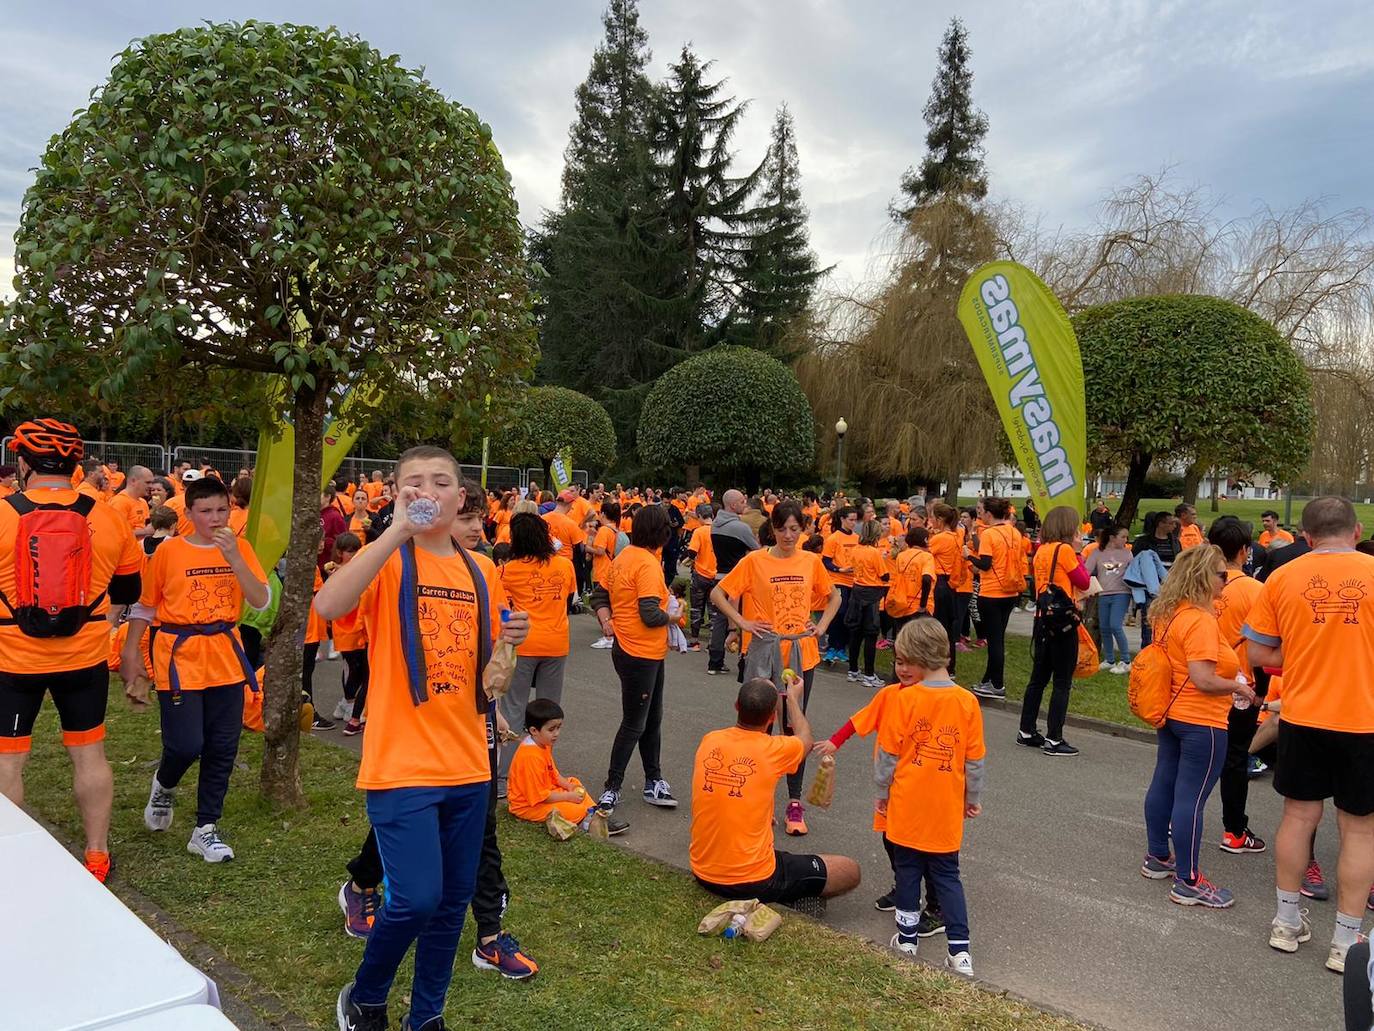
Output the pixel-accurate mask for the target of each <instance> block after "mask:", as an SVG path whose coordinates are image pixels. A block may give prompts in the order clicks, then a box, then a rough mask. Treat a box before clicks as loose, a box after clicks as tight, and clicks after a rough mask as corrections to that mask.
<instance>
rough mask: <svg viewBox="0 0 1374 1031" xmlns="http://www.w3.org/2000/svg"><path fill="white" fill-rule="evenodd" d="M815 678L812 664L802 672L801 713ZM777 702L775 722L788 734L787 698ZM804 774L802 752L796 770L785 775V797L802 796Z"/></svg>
mask: <svg viewBox="0 0 1374 1031" xmlns="http://www.w3.org/2000/svg"><path fill="white" fill-rule="evenodd" d="M815 679H816V668H815V667H814V666H813V667H811V669H808V670H806V671H805V672H803V673H802V703H801V710H802V713H803V714H805V712H806V707H807V705H808V704H810V702H811V682H812V681H813V680H815ZM778 703H779V705H781V707H782V719H780V720H777V721H776V722H777V724H778V727H779V730H780V732H781V733H783V734H788V735H790V734H791V733H792V724H791V722H790V721H789V720H788V719H787V700H786V699H785V698H780V699H778ZM805 774H806V755H805V754H804V753H803V755H802V761H801V762H800V763H799V764H798V765H797V768H796V770H794V771H793V772H792V773H789V774H788V775H787V797H788V798H789V799H792V798H797V799H800V798H801V796H802V778H803V776H805Z"/></svg>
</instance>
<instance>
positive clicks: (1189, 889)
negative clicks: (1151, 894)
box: [1169, 876, 1236, 909]
mask: <svg viewBox="0 0 1374 1031" xmlns="http://www.w3.org/2000/svg"><path fill="white" fill-rule="evenodd" d="M1169 901H1170V902H1177V903H1178V904H1179V905H1180V906H1206V907H1207V908H1208V909H1230V908H1231V906H1232V905H1233V904H1234V903H1235V901H1236V900H1235V897H1234V896H1233V895H1232V894H1231V892H1230V890H1229V889H1227V888H1218V887H1217V886H1216V885H1215V884H1213V883H1212V882H1211V881H1209V880H1208V879H1207V878H1206V877H1201V876H1199V877H1198V879H1197V883H1196V884H1189V883H1188V882H1187V881H1174V886H1173V887H1172V888H1170V889H1169Z"/></svg>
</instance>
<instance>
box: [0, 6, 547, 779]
mask: <svg viewBox="0 0 1374 1031" xmlns="http://www.w3.org/2000/svg"><path fill="white" fill-rule="evenodd" d="M16 244H17V247H16V259H17V272H18V274H17V276H16V285H17V289H18V296H17V298H16V299H15V301H14V302H13V304H12V305H11V306H10V310H9V312H8V318H7V326H6V328H5V330H4V334H3V338H2V339H0V388H3V389H4V390H5V391H6V392H7V393H6V394H5V401H6V403H7V404H10V405H13V404H19V403H23V402H24V399H25V397H26V396H28V395H30V394H32V393H38V392H41V391H42V390H44V389H47V388H49V387H50V386H51V385H52V384H53V383H54V382H56V381H57V380H58V379H60V377H62V376H63V375H64V372H63V370H66V369H70V368H71V367H72V365H73V363H75V364H76V366H77V367H81V368H88V369H94V370H95V371H96V373H97V374H98V379H97V380H96V382H98V383H99V387H100V394H101V396H103V397H105V398H107V399H110V400H115V399H118V398H121V397H123V398H127V397H129V396H131V394H133V395H135V396H136V390H137V388H138V385H139V384H140V383H141V382H143V381H144V380H145V378H146V376H147V375H148V373H149V372H150V371H152V370H154V369H166V368H172V369H177V370H179V372H178V373H177V374H178V375H179V376H182V377H188V378H193V377H200V376H203V375H204V374H205V373H206V371H207V370H219V371H221V372H222V373H223V374H224V375H225V376H227V377H228V378H229V379H230V380H232V381H235V382H238V383H240V384H242V383H245V382H246V381H249V380H252V381H254V383H253V388H252V389H251V391H246V392H244V393H242V394H235V395H231V396H235V397H240V396H241V397H242V398H243V399H244V403H245V404H250V403H252V402H253V401H254V399H257V400H259V401H260V402H261V403H260V404H259V405H258V411H257V414H258V415H259V416H260V417H267V416H268V415H269V414H270V409H271V408H273V407H274V408H275V410H276V414H279V415H283V416H286V417H288V418H290V419H291V420H292V422H293V424H294V427H295V455H294V460H295V478H294V493H293V498H292V511H293V518H292V525H291V548H290V550H289V552H288V556H287V566H286V577H285V591H284V594H283V599H282V605H281V610H280V616H279V617H278V622H277V626H276V629H275V632H274V633H273V635H272V640H271V643H270V646H269V650H268V694H267V703H266V706H265V712H264V715H265V719H266V724H267V730H266V737H267V747H266V750H265V754H264V760H263V770H262V786H263V790H264V792H265V794H266V795H267V796H268V797H270V798H272V799H274V800H276V801H279V802H285V803H298V802H300V801H301V800H302V795H301V789H300V777H299V770H298V747H299V741H298V732H297V729H296V728H297V711H298V707H299V704H300V692H299V690H298V688H297V685H298V684H299V676H300V652H299V647H298V645H297V643H296V642H297V640H298V638H299V635H300V632H301V630H302V629H303V628H304V624H305V617H306V612H307V608H308V605H309V603H310V596H311V586H312V581H313V566H314V561H315V556H316V551H317V549H318V546H319V540H320V524H319V516H318V508H319V489H320V472H321V452H322V435H323V428H324V424H325V420H326V417H327V415H328V414H329V412H330V410H331V408H332V407H334V405H335V404H336V402H337V399H338V397H339V396H340V394H341V393H342V392H343V391H344V390H346V389H348V388H351V387H357V386H359V385H366V386H378V387H380V388H382V389H384V390H385V389H386V388H388V387H389V386H391V385H405V386H406V387H408V388H411V389H416V390H421V391H425V392H440V391H442V392H445V393H447V394H449V395H450V396H451V397H452V398H453V400H454V403H455V404H456V405H459V406H467V407H471V408H479V407H480V405H481V401H482V398H483V397H484V395H485V393H486V392H487V391H488V390H489V389H491V384H493V383H495V382H500V381H504V380H510V379H513V378H516V379H518V378H519V377H521V376H523V375H525V374H526V373H527V372H528V370H529V368H530V366H531V364H532V361H533V358H534V342H533V333H532V329H531V319H530V313H529V300H528V290H527V285H526V284H527V279H526V268H525V262H524V255H523V239H522V236H521V229H520V224H519V221H518V219H517V217H516V205H515V200H514V197H513V195H512V191H511V185H510V180H509V177H508V176H507V174H506V171H505V169H504V167H503V165H502V162H501V157H500V154H499V153H498V151H497V149H496V146H495V144H494V143H493V142H492V138H491V130H490V129H489V128H488V127H487V126H486V125H484V124H483V123H482V122H481V121H480V120H479V119H478V118H477V116H476V115H475V114H473V112H471V111H470V110H468V109H467V108H465V107H463V106H461V105H460V104H457V103H454V102H453V101H450V100H449V99H447V98H446V97H444V96H443V95H442V94H440V93H439V92H438V91H437V90H435V89H434V88H433V87H432V86H431V85H430V84H429V83H428V82H426V81H425V80H424V79H423V78H421V77H420V76H419V75H418V74H416V73H415V72H412V71H410V70H408V69H406V68H403V67H402V66H401V65H400V64H399V62H398V60H397V59H396V58H395V57H383V56H382V55H381V54H380V53H378V52H377V51H376V50H374V49H373V48H372V47H371V46H369V45H368V44H367V43H366V42H365V41H363V40H361V39H359V38H358V37H356V36H347V35H344V34H342V33H340V32H338V31H337V30H334V29H328V30H321V29H315V28H310V27H305V26H294V25H272V24H266V23H259V22H251V21H250V22H246V23H243V24H214V25H202V26H199V27H196V28H187V29H180V30H178V31H176V32H171V33H166V34H162V35H154V36H149V37H147V38H145V39H142V40H139V41H137V42H135V43H133V44H132V45H131V46H130V47H129V48H128V49H127V50H125V51H124V52H123V53H122V54H120V55H119V57H118V59H117V61H116V63H115V65H114V68H113V69H112V70H111V72H110V77H109V80H108V82H106V83H105V84H104V85H103V86H101V87H100V88H98V89H97V90H96V91H94V92H93V93H92V95H91V99H90V103H89V105H88V106H87V107H86V108H85V109H84V110H82V111H79V112H77V114H76V116H75V118H74V120H73V121H72V123H71V124H70V125H69V126H68V127H67V128H66V129H65V130H63V132H62V133H60V134H59V135H57V136H55V137H54V138H53V139H52V141H51V142H50V143H49V145H48V148H47V151H46V152H45V153H44V154H43V157H42V161H41V163H40V166H39V169H38V174H37V178H36V180H35V182H34V184H33V186H32V187H31V188H30V189H29V191H28V193H27V194H26V195H25V198H24V204H23V211H22V214H21V217H20V226H19V231H18V234H17V235H16ZM270 377H275V378H277V382H280V383H283V384H284V385H285V389H284V390H283V391H281V392H279V393H276V394H275V396H276V398H277V401H276V403H275V405H272V404H271V403H270V400H269V399H271V398H272V397H273V396H274V392H273V391H271V390H268V389H266V388H265V385H264V380H266V379H268V378H270ZM362 417H363V418H365V414H364V415H363V416H362Z"/></svg>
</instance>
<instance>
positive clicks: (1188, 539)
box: [1178, 523, 1206, 551]
mask: <svg viewBox="0 0 1374 1031" xmlns="http://www.w3.org/2000/svg"><path fill="white" fill-rule="evenodd" d="M1204 540H1206V538H1205V537H1203V536H1202V527H1201V526H1200V525H1198V524H1197V523H1194V524H1193V525H1192V526H1185V527H1183V528H1181V529H1180V530H1179V531H1178V547H1179V550H1180V551H1187V550H1188V549H1189V548H1196V547H1197V546H1198V545H1199V544H1201V543H1202V542H1203V541H1204Z"/></svg>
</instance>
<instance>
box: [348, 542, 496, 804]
mask: <svg viewBox="0 0 1374 1031" xmlns="http://www.w3.org/2000/svg"><path fill="white" fill-rule="evenodd" d="M469 556H470V557H471V558H472V560H473V562H474V563H476V564H477V567H478V569H479V570H480V571H481V573H482V576H483V579H484V580H485V581H486V588H487V609H488V611H489V613H490V623H491V627H490V630H491V637H492V641H493V643H494V642H495V640H496V637H497V635H498V634H500V632H501V603H500V601H499V599H498V592H497V590H496V567H495V566H494V565H492V563H491V560H490V559H488V558H487V557H486V556H485V555H478V554H474V553H471V552H469ZM415 566H416V579H417V581H418V594H419V597H420V605H419V609H420V637H421V641H422V646H423V648H424V655H425V670H426V673H427V680H428V685H429V699H428V700H427V701H426V702H424V703H423V704H421V705H416V704H415V702H414V700H413V699H412V698H411V696H410V686H409V684H410V678H409V676H408V675H407V672H406V661H405V653H404V651H403V648H402V638H401V626H400V601H399V598H400V591H401V555H400V553H399V552H397V553H395V554H393V555H391V556H390V557H388V558H387V560H386V564H385V565H383V566H382V568H381V571H380V572H378V574H377V577H376V579H375V580H373V581H372V583H370V584H369V585H368V586H367V589H366V590H364V591H363V594H362V597H361V598H360V599H359V601H358V616H359V618H361V619H362V621H363V626H364V628H365V629H366V631H367V641H368V646H367V662H368V672H369V679H368V693H367V713H368V724H367V731H368V732H367V734H366V735H364V737H363V761H362V766H361V767H360V768H359V770H358V787H360V788H373V789H384V788H416V787H449V786H453V785H458V784H480V783H482V782H484V781H487V780H490V779H491V766H490V760H489V759H488V755H487V715H486V709H487V707H486V705H485V703H484V704H483V705H482V706H481V707H480V708H479V707H478V704H477V692H480V691H481V690H482V688H481V686H480V684H479V683H478V679H479V674H480V670H478V669H477V647H478V630H477V595H476V591H475V586H474V584H473V579H472V576H471V575H470V574H469V573H468V570H467V565H466V563H464V561H463V559H462V556H460V555H445V556H440V555H431V554H430V553H429V552H427V551H425V550H424V549H423V548H419V547H417V548H416V549H415ZM482 698H483V699H485V694H483V695H482Z"/></svg>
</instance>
